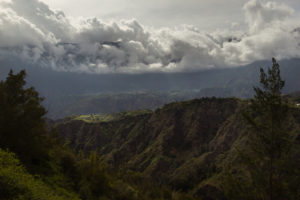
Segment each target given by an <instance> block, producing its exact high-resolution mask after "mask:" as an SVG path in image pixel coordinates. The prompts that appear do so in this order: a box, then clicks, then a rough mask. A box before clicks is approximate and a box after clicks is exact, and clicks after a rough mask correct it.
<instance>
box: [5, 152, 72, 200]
mask: <svg viewBox="0 0 300 200" xmlns="http://www.w3.org/2000/svg"><path fill="white" fill-rule="evenodd" d="M0 199H3V200H4V199H5V200H9V199H18V200H21V199H22V200H25V199H28V200H29V199H30V200H64V199H66V200H67V199H74V200H76V199H78V198H77V197H76V195H74V194H72V193H67V194H60V193H59V192H57V191H55V190H53V189H52V188H51V187H49V186H48V185H47V184H45V183H44V182H43V181H42V179H41V178H39V177H34V176H32V175H31V174H29V173H28V172H27V171H26V170H25V168H24V167H23V166H22V164H21V163H20V161H19V160H18V159H17V158H16V156H15V154H14V153H10V152H7V151H3V150H2V149H0Z"/></svg>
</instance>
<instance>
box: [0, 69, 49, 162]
mask: <svg viewBox="0 0 300 200" xmlns="http://www.w3.org/2000/svg"><path fill="white" fill-rule="evenodd" d="M25 77H26V73H25V71H24V70H23V71H20V72H19V73H17V74H14V73H13V71H12V70H11V71H10V72H9V74H8V77H7V78H6V80H5V81H1V82H0V147H1V148H3V149H9V150H10V151H13V152H15V153H16V154H17V155H18V156H19V157H20V159H21V160H22V161H23V162H25V163H26V164H28V165H31V164H38V163H39V162H40V160H41V159H43V158H45V157H46V156H47V140H46V134H45V133H46V124H45V121H44V115H45V114H46V110H45V108H44V107H43V106H42V105H41V102H42V101H43V98H41V97H39V94H38V92H37V91H35V89H34V88H32V87H30V88H25V85H26V81H25Z"/></svg>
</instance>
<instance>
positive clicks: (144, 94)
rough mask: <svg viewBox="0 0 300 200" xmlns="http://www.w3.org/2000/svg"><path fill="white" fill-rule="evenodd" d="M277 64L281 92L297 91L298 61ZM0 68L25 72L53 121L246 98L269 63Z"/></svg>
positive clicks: (10, 63)
mask: <svg viewBox="0 0 300 200" xmlns="http://www.w3.org/2000/svg"><path fill="white" fill-rule="evenodd" d="M279 64H280V65H281V75H282V77H283V79H285V80H286V87H285V90H284V92H285V93H290V92H293V91H298V90H299V88H300V79H299V76H300V59H290V60H282V61H279ZM0 65H1V68H0V77H2V78H3V77H4V76H5V75H6V74H7V72H8V71H9V69H10V68H12V69H14V70H17V71H18V70H20V69H23V68H25V69H26V70H27V73H28V77H27V81H28V84H29V85H34V86H35V88H36V89H37V90H38V91H39V93H40V94H41V96H44V97H45V98H46V101H45V102H44V105H45V107H46V108H47V110H48V111H49V115H48V116H49V117H53V118H55V119H57V118H63V117H66V116H68V115H73V114H86V113H111V112H122V111H127V110H131V109H140V108H147V109H153V108H157V107H160V106H162V105H163V104H165V103H170V102H173V101H174V100H176V101H178V100H186V99H192V98H199V97H211V96H216V97H232V96H235V97H240V98H248V97H251V96H252V95H253V90H252V87H253V85H257V84H258V75H259V67H267V66H270V65H271V63H270V62H269V61H257V62H255V63H252V64H250V65H247V66H242V67H235V68H227V69H211V70H205V71H198V72H184V73H146V74H85V73H72V72H57V71H53V70H51V69H45V68H41V67H39V66H32V65H31V64H28V63H24V62H23V61H21V60H16V59H10V58H6V59H1V60H0ZM172 91H177V92H179V96H176V95H175V96H173V95H172V94H171V93H172ZM140 94H141V95H140Z"/></svg>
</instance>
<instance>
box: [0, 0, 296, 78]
mask: <svg viewBox="0 0 300 200" xmlns="http://www.w3.org/2000/svg"><path fill="white" fill-rule="evenodd" d="M75 2H76V3H75ZM299 44H300V1H299V0H273V1H268V0H226V1H223V0H184V1H183V0H152V1H142V0H76V1H74V0H42V1H38V0H26V1H25V0H0V59H4V58H6V57H15V56H16V57H18V58H20V59H24V60H25V61H27V62H29V63H34V64H38V65H40V66H41V67H50V68H53V69H55V70H63V71H83V72H88V73H112V72H118V73H145V72H182V71H194V70H204V69H209V68H222V67H236V66H242V65H246V64H249V63H251V62H254V61H257V60H264V59H268V60H270V59H271V57H276V58H277V59H289V58H299V57H300V46H299Z"/></svg>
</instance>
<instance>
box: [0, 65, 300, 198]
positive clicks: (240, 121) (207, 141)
mask: <svg viewBox="0 0 300 200" xmlns="http://www.w3.org/2000/svg"><path fill="white" fill-rule="evenodd" d="M260 73H261V75H260V82H261V86H260V87H255V88H254V91H255V96H254V98H252V99H249V100H241V99H238V98H215V97H211V98H201V99H194V100H190V101H184V102H174V103H170V104H167V105H165V106H163V107H161V108H159V109H156V110H154V111H151V110H136V111H130V112H122V113H113V114H101V115H96V114H88V115H75V116H70V117H67V118H64V119H62V120H58V121H52V120H49V119H46V118H45V114H46V110H45V108H44V107H43V106H41V102H42V101H43V98H41V97H40V96H39V94H38V93H37V92H36V91H35V89H34V88H32V87H30V88H28V87H26V82H25V76H26V73H25V71H21V72H19V73H17V74H14V73H13V71H11V72H10V73H9V74H8V77H7V78H6V80H5V81H1V82H0V106H1V109H0V199H37V200H38V199H39V200H40V199H51V200H52V199H83V200H94V199H111V200H124V199H125V200H126V199H128V200H139V199H145V200H147V199H157V200H159V199H160V200H162V199H170V200H181V199H187V200H188V199H191V200H192V199H199V200H211V199H213V200H218V199H220V200H227V199H236V200H238V199H245V200H253V199H258V200H260V199H271V200H274V199H278V200H279V199H295V200H296V199H299V198H300V191H299V187H298V185H299V182H300V178H299V177H300V170H299V169H300V166H299V165H300V164H299V163H300V108H299V106H298V105H297V100H298V98H297V94H292V95H291V96H284V95H282V94H281V89H282V88H283V87H284V84H285V82H284V81H283V80H282V79H281V77H280V70H279V65H278V63H277V62H276V60H275V59H273V66H272V68H270V69H269V70H268V71H267V72H264V70H263V69H261V71H260Z"/></svg>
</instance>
